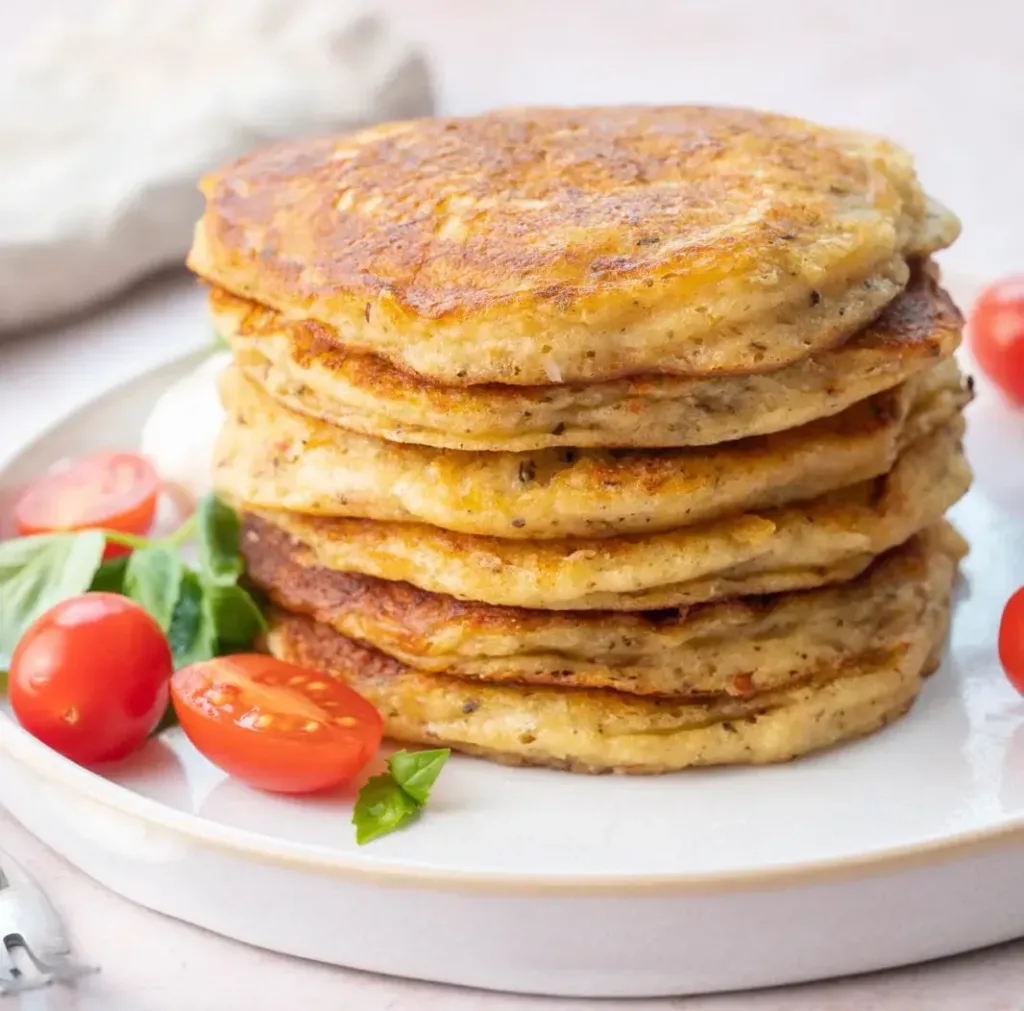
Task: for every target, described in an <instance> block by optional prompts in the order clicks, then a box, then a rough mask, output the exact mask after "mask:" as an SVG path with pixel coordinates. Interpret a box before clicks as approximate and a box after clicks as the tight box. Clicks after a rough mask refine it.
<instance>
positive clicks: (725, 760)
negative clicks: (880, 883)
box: [268, 596, 949, 773]
mask: <svg viewBox="0 0 1024 1011" xmlns="http://www.w3.org/2000/svg"><path fill="white" fill-rule="evenodd" d="M948 612H949V601H948V597H945V596H941V597H937V598H936V600H935V601H934V606H933V607H932V608H931V609H930V610H929V613H928V617H927V620H925V621H922V622H920V623H919V624H917V625H916V626H914V628H913V629H912V633H911V637H910V638H909V639H908V640H907V641H906V642H905V643H903V644H902V646H901V647H900V648H898V649H895V650H893V651H892V652H891V653H889V654H887V655H885V656H881V657H878V658H876V659H874V660H871V661H869V660H867V659H865V660H864V661H863V662H859V663H854V664H846V665H844V666H843V668H842V670H841V675H842V676H839V677H834V678H832V679H828V676H827V675H823V677H822V679H817V680H813V681H809V682H808V683H806V684H803V685H800V686H799V687H793V688H788V689H784V690H779V691H775V692H766V693H761V694H758V695H753V696H748V697H744V698H735V697H730V696H724V697H721V698H718V699H715V700H712V701H706V702H702V703H695V702H680V701H674V700H665V699H651V698H640V697H638V696H633V695H626V694H623V693H621V692H615V691H607V690H604V691H602V690H599V689H582V688H548V687H536V686H532V687H524V686H518V685H506V684H485V683H481V682H476V683H473V682H467V681H464V680H462V679H459V678H450V677H446V676H444V675H441V674H425V673H423V672H421V671H416V670H413V669H412V668H409V667H406V666H404V665H403V664H401V663H400V662H399V661H398V660H395V659H394V658H392V657H389V656H386V655H385V654H383V653H380V652H378V651H376V650H373V649H369V648H367V647H365V646H361V645H359V644H358V643H356V642H354V641H353V640H351V639H347V638H345V636H343V635H340V634H339V633H338V632H335V631H334V629H332V628H330V627H329V626H327V625H321V624H317V623H316V622H314V621H313V620H312V619H310V618H306V617H300V616H295V615H287V614H278V615H277V616H275V617H273V618H272V619H271V623H272V627H271V631H270V633H269V636H268V645H269V648H270V650H271V652H272V653H273V654H274V655H275V656H277V657H280V658H281V659H283V660H287V661H289V662H291V663H297V664H299V665H301V666H303V667H309V668H313V669H315V670H318V671H322V672H323V673H324V674H325V675H329V676H331V677H336V678H339V679H340V680H342V681H344V682H346V683H347V684H349V685H350V686H351V687H352V688H354V689H355V690H356V691H358V692H359V693H360V694H361V695H363V696H364V697H365V698H366V699H368V700H369V701H370V702H372V703H373V705H375V706H376V707H377V708H378V709H379V710H380V712H381V715H382V716H383V717H384V731H385V734H386V735H387V736H389V737H391V738H393V739H395V740H398V741H407V742H412V743H415V744H426V745H431V746H444V747H451V748H455V749H456V750H458V751H464V752H469V753H470V754H476V755H481V756H483V757H486V758H489V759H492V760H494V761H498V762H503V763H506V764H510V765H546V766H551V767H554V768H559V769H565V770H569V771H573V772H611V771H615V772H633V773H657V772H671V771H674V770H678V769H683V768H687V767H692V766H707V765H736V764H744V765H746V764H764V763H769V762H783V761H788V760H789V759H792V758H796V757H797V756H799V755H803V754H806V753H808V752H811V751H817V750H820V749H822V748H827V747H830V746H832V745H835V744H838V743H840V742H842V741H848V740H850V739H852V738H856V737H861V736H863V735H865V734H869V733H871V732H872V731H875V730H877V729H879V728H880V727H882V726H884V725H885V724H886V723H889V722H890V721H892V720H894V719H896V718H897V717H899V716H901V715H902V714H903V713H905V712H906V711H907V709H909V708H910V706H911V704H912V703H913V701H914V699H915V697H916V696H917V694H918V691H919V690H920V687H921V678H922V675H924V674H926V673H929V672H930V671H931V670H933V669H934V667H935V666H937V662H938V656H939V655H940V649H941V643H942V640H943V638H944V636H945V630H946V627H947V623H948Z"/></svg>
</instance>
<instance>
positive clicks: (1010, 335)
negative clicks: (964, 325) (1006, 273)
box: [971, 275, 1024, 406]
mask: <svg viewBox="0 0 1024 1011" xmlns="http://www.w3.org/2000/svg"><path fill="white" fill-rule="evenodd" d="M971 350H972V351H973V352H974V357H975V358H976V359H977V362H978V364H979V365H980V366H981V368H982V370H983V371H984V372H985V374H986V375H987V376H988V377H989V378H990V379H991V380H992V381H993V382H994V383H995V384H996V385H997V386H998V387H999V388H1000V389H1001V390H1002V391H1003V393H1005V394H1006V396H1007V397H1008V398H1009V399H1010V400H1011V401H1013V403H1015V404H1020V405H1022V406H1024V275H1020V276H1018V277H1008V278H1006V279H1005V280H1003V281H999V282H997V283H996V284H993V285H992V286H991V287H990V288H988V289H987V290H986V291H984V292H982V295H981V297H980V298H979V299H978V301H977V302H976V303H975V304H974V310H973V311H972V313H971Z"/></svg>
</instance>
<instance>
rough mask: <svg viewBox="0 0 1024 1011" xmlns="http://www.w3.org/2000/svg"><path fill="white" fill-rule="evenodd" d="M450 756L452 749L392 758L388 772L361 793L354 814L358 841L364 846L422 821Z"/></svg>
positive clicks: (396, 754) (399, 752)
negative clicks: (431, 794) (406, 825)
mask: <svg viewBox="0 0 1024 1011" xmlns="http://www.w3.org/2000/svg"><path fill="white" fill-rule="evenodd" d="M449 755H451V751H450V749H448V748H439V749H437V750H435V751H396V752H395V753H394V754H393V755H392V756H391V758H390V759H388V771H387V772H385V773H383V774H382V775H380V776H374V777H373V778H372V779H370V780H368V781H367V783H366V785H365V786H364V787H363V788H362V789H361V790H360V791H359V798H358V799H357V800H356V805H355V808H354V809H353V811H352V824H353V825H355V827H356V842H357V843H359V845H360V846H362V845H363V844H364V843H368V842H372V841H373V840H374V839H379V838H380V837H381V836H382V835H387V834H388V833H389V832H394V831H396V830H397V829H400V828H401V827H402V826H403V825H405V824H407V823H408V822H410V821H412V820H413V819H415V818H418V817H419V814H420V811H421V810H422V809H423V807H424V805H425V804H426V803H427V798H428V797H429V796H430V791H431V789H432V788H433V786H434V783H435V782H436V781H437V777H438V776H439V775H440V774H441V769H443V768H444V763H445V762H447V761H448V756H449Z"/></svg>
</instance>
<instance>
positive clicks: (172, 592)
mask: <svg viewBox="0 0 1024 1011" xmlns="http://www.w3.org/2000/svg"><path fill="white" fill-rule="evenodd" d="M183 573H184V566H183V565H182V564H181V558H179V557H178V552H177V551H175V550H174V548H172V547H168V546H167V545H164V544H156V545H154V546H153V547H151V548H140V549H139V550H137V551H133V552H132V554H131V557H130V558H129V561H128V567H127V569H126V571H125V574H124V595H125V596H126V597H131V599H132V600H134V601H135V602H136V603H137V604H141V605H142V606H143V607H144V608H145V609H146V610H147V611H148V612H149V613H150V614H151V615H152V616H153V618H154V619H155V620H156V623H157V624H158V625H159V626H160V627H161V628H162V629H163V630H164V631H165V632H166V631H167V630H168V629H169V628H170V627H171V619H172V618H173V616H174V605H175V604H176V603H177V602H178V594H179V593H180V592H181V580H182V575H183Z"/></svg>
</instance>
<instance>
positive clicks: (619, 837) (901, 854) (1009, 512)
mask: <svg viewBox="0 0 1024 1011" xmlns="http://www.w3.org/2000/svg"><path fill="white" fill-rule="evenodd" d="M197 361H198V359H197V358H195V357H193V358H191V359H189V360H186V361H182V362H180V363H177V364H175V365H172V366H169V367H167V368H164V369H162V370H160V371H157V372H154V373H150V374H148V375H145V376H142V377H140V378H139V379H138V380H136V381H135V382H133V383H131V384H130V385H128V386H126V387H123V388H121V389H117V390H115V391H113V392H112V393H110V394H108V395H106V396H104V397H102V398H100V399H99V400H97V401H95V402H94V403H93V404H91V405H89V406H87V407H86V408H85V409H83V410H81V411H79V412H77V413H76V414H74V415H73V416H71V417H69V418H68V419H67V420H65V421H64V422H63V423H61V424H60V425H58V426H57V427H56V428H55V429H53V430H52V431H51V432H50V433H49V434H47V435H45V436H44V437H43V438H41V439H40V440H38V441H37V442H36V443H35V444H33V445H32V446H30V447H28V448H27V449H25V450H24V451H23V452H21V453H20V455H18V456H16V457H15V458H14V459H13V460H12V461H11V462H10V463H9V464H8V466H7V467H6V470H5V471H4V473H3V475H2V478H0V481H2V484H3V487H6V488H8V489H10V488H12V487H15V486H17V485H18V484H20V483H21V482H22V481H24V480H26V479H27V478H29V477H31V476H33V475H34V474H37V473H39V472H40V471H42V470H44V469H45V468H46V467H47V466H48V465H49V464H51V463H52V462H53V461H55V460H56V459H58V458H61V457H64V456H68V455H74V454H77V453H82V452H84V451H87V450H90V449H94V448H98V447H101V446H124V445H126V444H130V443H132V442H133V441H134V437H133V436H132V435H131V434H130V433H137V432H138V431H139V429H140V426H141V424H142V421H143V419H144V418H145V417H146V415H147V413H148V411H149V409H150V406H151V405H152V403H153V400H154V398H155V397H156V396H157V395H158V393H160V392H161V391H162V390H163V389H164V388H166V386H167V385H168V383H169V382H171V381H172V380H174V379H176V378H177V377H179V376H181V375H183V374H184V373H185V372H186V371H188V370H189V369H191V368H194V367H195V365H196V363H197ZM969 453H970V456H971V458H972V460H973V462H974V464H975V467H976V470H977V472H978V481H977V485H976V487H975V489H974V490H973V491H972V492H971V494H970V495H969V497H968V498H967V499H966V500H965V501H964V502H963V503H961V504H960V505H959V506H958V507H957V509H956V510H955V512H954V519H955V520H956V521H957V523H958V525H959V526H960V528H961V530H963V531H964V533H966V534H967V535H968V537H969V538H970V540H971V542H972V544H973V549H972V553H971V555H970V558H969V560H968V561H967V563H966V566H965V576H966V578H965V582H964V585H963V587H962V588H961V590H960V593H959V600H958V603H957V605H956V611H955V619H954V626H953V632H952V641H951V646H950V650H949V656H948V660H947V662H946V663H945V664H944V666H943V668H942V670H941V671H940V672H939V673H938V674H936V675H935V677H933V678H932V679H931V680H930V682H929V683H928V685H927V687H926V689H925V691H924V693H923V695H922V698H921V700H920V701H919V703H918V704H917V705H916V707H915V708H914V709H913V711H912V712H911V714H910V715H909V716H908V717H907V718H906V719H904V720H903V721H901V722H900V723H898V724H897V725H895V726H893V727H891V728H889V729H887V730H886V731H884V732H883V733H881V734H878V735H877V736H875V737H873V738H870V739H868V740H865V741H862V742H859V743H855V744H852V745H849V746H846V747H842V748H840V749H837V750H835V751H833V752H830V753H828V754H824V755H820V756H817V757H813V758H809V759H805V760H802V761H799V762H796V763H794V764H791V765H786V766H781V767H774V768H764V769H731V770H728V769H727V770H712V771H701V772H691V773H683V774H680V775H675V776H667V777H656V778H616V777H601V778H587V777H579V776H571V775H567V774H564V773H559V772H550V771H545V770H522V769H520V770H516V769H506V768H502V767H500V766H496V765H491V764H488V763H486V762H482V761H477V760H474V759H470V758H462V757H459V758H454V759H453V760H452V761H451V762H450V763H449V767H448V768H447V769H446V770H445V772H444V775H443V776H442V778H441V780H440V781H439V783H438V786H437V787H436V789H435V794H434V796H433V797H432V799H431V804H430V808H429V813H428V814H427V816H426V817H425V818H423V819H422V820H421V821H420V822H419V823H418V824H416V825H414V826H413V827H412V828H411V829H409V830H408V831H405V832H402V833H399V834H396V835H393V836H390V837H387V838H385V839H382V840H380V841H378V842H376V843H374V844H372V845H371V846H368V847H366V848H359V847H357V846H356V845H355V842H354V839H353V830H352V828H351V826H350V825H349V816H350V806H351V802H352V795H351V793H348V794H337V795H334V796H330V797H326V798H320V799H316V800H287V799H281V798H275V797H271V796H265V795H261V794H258V793H255V792H253V791H250V790H247V789H246V788H245V787H242V786H239V785H237V784H236V783H233V782H230V781H227V780H226V779H225V777H224V776H223V775H222V774H221V773H220V772H218V771H217V770H216V769H214V768H213V767H211V766H210V765H208V764H207V763H206V762H205V761H204V760H203V759H202V758H200V757H199V756H198V755H197V754H196V753H195V752H194V751H193V750H192V749H191V748H190V746H189V745H188V743H187V742H186V741H185V740H184V739H183V738H182V737H181V736H180V735H179V734H178V733H176V732H174V733H171V734H168V735H166V736H165V737H164V738H163V739H161V740H158V741H153V742H151V743H150V744H149V746H148V747H147V748H146V749H145V750H144V751H143V752H142V753H141V754H140V755H138V756H137V757H136V758H134V759H133V760H131V761H129V762H127V763H125V764H123V765H121V766H119V767H116V768H112V769H109V770H106V772H105V774H104V775H98V774H95V773H91V772H87V771H85V770H83V769H80V768H78V767H76V766H74V765H72V764H70V763H68V762H66V761H65V760H64V759H62V758H61V757H60V756H58V755H56V754H55V753H53V752H51V751H49V750H47V749H46V748H45V747H43V746H42V745H40V744H39V743H38V742H36V741H35V740H33V739H32V738H30V737H29V736H28V735H26V734H25V733H24V732H23V731H21V730H20V729H19V728H18V727H17V726H16V725H15V724H14V722H13V721H12V720H11V719H10V718H9V716H8V715H7V714H6V713H4V712H2V711H0V803H3V804H5V805H6V806H7V807H8V808H9V809H10V810H11V811H12V813H13V814H14V815H15V816H16V817H17V818H18V819H20V820H21V821H22V822H23V823H24V824H25V825H26V826H27V827H28V828H29V829H30V830H31V831H33V832H34V833H36V834H37V835H38V836H39V837H40V838H42V839H43V840H44V841H45V842H46V843H48V844H49V845H50V846H52V847H53V848H54V849H55V850H57V851H59V852H60V853H62V854H63V855H64V856H66V857H67V858H68V859H69V860H71V861H72V862H73V863H75V864H77V865H78V866H79V867H81V868H82V869H83V870H85V871H86V872H87V873H88V874H90V875H92V876H94V877H95V878H97V879H98V880H99V881H101V882H103V883H104V884H106V885H107V886H109V887H110V888H112V889H114V890H115V891H117V892H120V893H122V894H123V895H126V896H128V897H129V898H131V899H133V900H135V901H137V902H140V903H142V904H143V905H146V906H149V907H151V908H153V909H157V910H160V911H161V912H164V913H168V914H170V915H172V916H176V917H179V918H181V919H183V920H188V921H190V922H193V923H196V924H199V925H201V926H203V927H207V928H209V929H211V930H214V931H217V932H219V933H223V934H227V935H229V936H231V937H235V938H239V939H241V940H244V941H248V942H250V943H253V944H257V945H261V946H265V947H268V948H272V949H275V950H278V951H283V952H287V953H291V954H295V955H301V956H305V957H308V958H314V959H319V960H322V961H326V962H331V963H337V964H340V965H346V966H353V967H357V968H361V969H369V970H374V971H378V972H384V973H391V974H397V975H404V976H412V977H418V978H423V979H431V980H439V981H443V982H452V983H461V984H468V985H472V986H478V987H489V988H497V989H504V990H512V991H520V992H540V993H549V994H565V995H595V996H596V995H601V996H651V995H662V994H681V993H696V992H703V991H711V990H720V989H735V988H743V987H753V986H763V985H770V984H780V983H788V982H794V981H798V980H806V979H812V978H820V977H825V976H833V975H839V974H845V973H851V972H861V971H865V970H871V969H878V968H882V967H888V966H893V965H899V964H904V963H908V962H913V961H919V960H924V959H929V958H935V957H938V956H941V955H947V954H950V953H954V952H960V951H965V950H967V949H970V948H975V947H979V946H982V945H987V944H992V943H994V942H998V941H1003V940H1007V939H1009V938H1013V937H1018V936H1024V700H1022V699H1021V698H1020V697H1019V696H1018V695H1016V694H1015V693H1014V692H1013V691H1012V690H1011V689H1010V687H1009V686H1008V684H1007V682H1006V681H1005V679H1004V677H1003V675H1002V673H1001V672H1000V669H999V665H998V662H997V659H996V651H995V641H996V629H997V625H998V620H999V614H1000V610H1001V607H1002V605H1003V603H1004V601H1005V600H1006V598H1007V597H1008V596H1009V594H1010V592H1011V591H1012V590H1014V589H1016V587H1017V586H1018V585H1020V584H1021V583H1022V582H1024V416H1022V415H1014V414H1012V413H1011V412H1010V411H1009V410H1008V409H1006V408H1004V407H1002V406H1001V404H1000V403H999V401H998V399H997V398H996V397H995V396H994V394H992V393H991V392H990V391H986V390H984V389H983V390H982V391H981V395H980V397H979V401H978V403H976V404H975V405H974V406H973V407H972V409H971V431H970V438H969Z"/></svg>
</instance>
